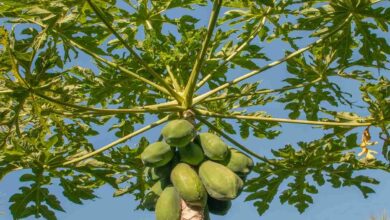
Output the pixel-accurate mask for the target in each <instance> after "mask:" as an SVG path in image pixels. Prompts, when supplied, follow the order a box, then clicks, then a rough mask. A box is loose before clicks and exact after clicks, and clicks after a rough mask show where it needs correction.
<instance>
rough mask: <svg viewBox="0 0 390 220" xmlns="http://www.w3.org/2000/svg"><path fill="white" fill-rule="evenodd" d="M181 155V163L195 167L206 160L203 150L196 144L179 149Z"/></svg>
mask: <svg viewBox="0 0 390 220" xmlns="http://www.w3.org/2000/svg"><path fill="white" fill-rule="evenodd" d="M179 154H180V161H181V162H184V163H188V164H190V165H194V166H197V165H199V164H200V163H201V162H202V161H203V160H204V154H203V150H202V148H201V147H200V146H199V145H197V144H195V143H190V144H188V145H187V146H185V147H183V148H179Z"/></svg>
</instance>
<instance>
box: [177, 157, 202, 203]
mask: <svg viewBox="0 0 390 220" xmlns="http://www.w3.org/2000/svg"><path fill="white" fill-rule="evenodd" d="M171 182H172V184H173V185H174V186H175V188H176V189H177V191H178V192H179V194H180V197H181V198H182V199H183V200H184V201H186V203H187V204H189V205H192V206H201V207H203V206H204V205H205V204H206V202H207V193H206V190H205V188H204V186H203V184H202V181H201V180H200V178H199V176H198V174H197V173H196V172H195V170H194V169H192V167H191V166H189V165H188V164H185V163H179V164H177V165H176V166H175V167H174V168H173V170H172V172H171Z"/></svg>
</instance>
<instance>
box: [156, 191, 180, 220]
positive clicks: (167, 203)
mask: <svg viewBox="0 0 390 220" xmlns="http://www.w3.org/2000/svg"><path fill="white" fill-rule="evenodd" d="M155 213H156V220H180V214H181V199H180V195H179V193H178V192H177V190H176V189H175V188H174V187H173V186H168V187H166V188H165V189H164V191H163V192H162V193H161V195H160V198H158V200H157V203H156V211H155Z"/></svg>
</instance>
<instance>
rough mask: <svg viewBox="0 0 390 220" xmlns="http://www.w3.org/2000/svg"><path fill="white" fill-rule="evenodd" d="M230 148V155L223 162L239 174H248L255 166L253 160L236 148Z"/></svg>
mask: <svg viewBox="0 0 390 220" xmlns="http://www.w3.org/2000/svg"><path fill="white" fill-rule="evenodd" d="M229 150H230V156H229V157H228V159H227V160H226V161H225V163H223V164H224V165H225V166H226V167H227V168H229V169H230V170H232V171H233V172H235V173H236V174H237V175H238V176H246V175H248V174H249V173H250V172H251V170H252V168H253V160H252V159H251V158H250V157H248V156H247V155H245V154H244V153H242V152H240V151H238V150H236V149H234V148H230V149H229Z"/></svg>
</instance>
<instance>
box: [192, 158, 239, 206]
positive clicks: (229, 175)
mask: <svg viewBox="0 0 390 220" xmlns="http://www.w3.org/2000/svg"><path fill="white" fill-rule="evenodd" d="M198 172H199V177H200V179H201V180H202V182H203V185H204V187H205V188H206V190H207V192H208V194H209V195H210V196H211V197H213V198H214V199H218V200H232V199H235V198H236V197H237V196H238V195H239V194H240V192H241V190H242V187H243V185H244V182H243V181H242V180H241V179H240V177H239V176H237V174H235V173H234V172H233V171H231V170H230V169H229V168H227V167H225V166H224V165H222V164H219V163H216V162H213V161H210V160H208V161H205V162H203V163H202V164H201V165H200V167H199V171H198Z"/></svg>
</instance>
